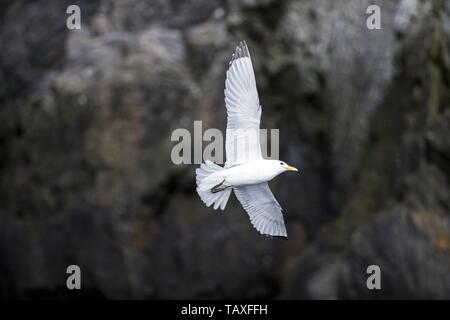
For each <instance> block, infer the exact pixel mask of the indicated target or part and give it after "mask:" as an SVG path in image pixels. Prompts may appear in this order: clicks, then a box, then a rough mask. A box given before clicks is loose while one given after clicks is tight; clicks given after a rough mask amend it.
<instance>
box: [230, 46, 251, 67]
mask: <svg viewBox="0 0 450 320" xmlns="http://www.w3.org/2000/svg"><path fill="white" fill-rule="evenodd" d="M246 57H247V58H250V51H249V50H248V46H247V42H245V40H242V41H240V42H239V45H238V46H237V47H236V49H235V51H234V53H233V54H232V55H231V61H230V65H231V64H232V63H233V61H235V60H237V59H239V58H246Z"/></svg>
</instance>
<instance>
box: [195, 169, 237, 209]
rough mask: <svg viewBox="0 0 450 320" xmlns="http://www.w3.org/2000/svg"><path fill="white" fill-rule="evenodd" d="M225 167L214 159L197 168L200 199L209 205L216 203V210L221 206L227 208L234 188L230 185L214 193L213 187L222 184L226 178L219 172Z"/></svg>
mask: <svg viewBox="0 0 450 320" xmlns="http://www.w3.org/2000/svg"><path fill="white" fill-rule="evenodd" d="M222 170H225V169H224V168H222V167H220V166H218V165H216V164H215V163H213V162H212V161H209V160H206V161H205V163H202V164H201V165H200V168H198V169H197V170H195V173H196V180H197V193H198V195H199V196H200V199H202V201H203V202H204V203H205V204H206V206H207V207H209V206H210V205H212V204H214V210H215V209H218V208H220V209H221V210H223V209H225V206H226V205H227V202H228V199H229V198H230V194H231V191H232V189H231V188H230V187H228V188H226V189H225V190H222V191H219V192H216V193H213V192H211V189H212V188H214V187H215V186H217V185H220V183H222V182H223V181H224V179H223V178H222V177H221V175H220V174H219V173H220V171H222Z"/></svg>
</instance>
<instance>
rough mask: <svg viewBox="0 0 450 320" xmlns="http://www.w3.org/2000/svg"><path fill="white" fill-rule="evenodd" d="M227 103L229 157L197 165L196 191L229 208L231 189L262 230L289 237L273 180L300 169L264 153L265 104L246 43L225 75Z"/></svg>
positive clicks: (220, 205)
mask: <svg viewBox="0 0 450 320" xmlns="http://www.w3.org/2000/svg"><path fill="white" fill-rule="evenodd" d="M224 93H225V105H226V109H227V116H228V119H227V131H226V143H225V151H226V157H227V161H226V162H225V166H224V167H220V166H218V165H216V164H215V163H213V162H212V161H209V160H206V162H205V163H202V164H201V165H200V167H199V168H197V169H196V182H197V193H198V194H199V196H200V198H201V199H202V201H203V202H204V203H205V204H206V205H207V206H208V207H209V206H211V205H214V206H213V207H214V209H218V208H220V209H222V210H224V209H225V206H226V204H227V202H228V199H229V197H230V194H231V191H234V193H235V195H236V197H237V199H238V200H239V202H240V203H241V204H242V206H243V207H244V209H245V211H247V213H248V215H249V218H250V222H251V223H252V225H253V226H254V227H255V229H256V230H258V231H259V232H260V233H261V234H263V235H267V236H274V237H283V238H287V232H286V226H285V224H284V220H283V214H282V212H281V211H282V209H281V206H280V204H279V203H278V201H277V200H276V199H275V197H274V196H273V194H272V192H271V191H270V188H269V185H268V183H267V182H268V181H270V180H272V179H273V178H274V177H276V176H278V175H279V174H281V173H283V172H285V171H298V170H297V168H295V167H292V166H290V165H287V164H286V163H285V162H283V161H279V160H266V159H264V158H263V157H262V153H261V146H260V139H259V126H260V120H261V105H260V104H259V98H258V91H257V89H256V80H255V74H254V71H253V65H252V60H251V58H250V53H249V50H248V47H247V44H246V43H245V41H241V42H240V44H239V46H237V47H236V50H235V52H234V54H233V55H232V59H231V61H230V64H229V68H228V71H227V73H226V80H225V91H224Z"/></svg>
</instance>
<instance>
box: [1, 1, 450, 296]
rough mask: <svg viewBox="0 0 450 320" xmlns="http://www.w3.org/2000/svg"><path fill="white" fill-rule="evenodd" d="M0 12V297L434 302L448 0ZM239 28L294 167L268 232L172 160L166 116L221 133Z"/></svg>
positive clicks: (448, 116) (449, 239) (448, 123)
mask: <svg viewBox="0 0 450 320" xmlns="http://www.w3.org/2000/svg"><path fill="white" fill-rule="evenodd" d="M70 4H78V5H79V6H80V8H81V21H82V29H81V30H73V31H69V30H67V29H66V27H65V22H66V17H67V15H66V13H65V12H66V8H67V6H68V5H70ZM370 4H378V5H379V6H380V7H381V15H382V28H381V30H368V29H367V28H366V19H367V17H368V15H367V14H366V9H367V7H368V6H369V5H370ZM0 23H1V25H2V28H1V29H0V52H1V53H0V104H1V108H0V123H1V126H0V176H1V187H0V296H1V297H7V298H71V297H74V296H82V297H89V298H224V297H225V298H308V299H310V298H327V299H328V298H338V299H339V298H353V299H354V298H364V299H365V298H447V299H449V298H450V217H449V212H450V196H449V195H450V188H449V183H450V175H449V172H450V108H449V105H450V3H449V2H448V1H442V0H425V1H418V0H402V1H398V2H395V3H394V2H392V3H389V4H387V3H386V2H385V1H375V0H374V1H352V0H339V1H325V0H319V1H317V0H316V1H313V0H306V1H275V0H266V1H239V0H228V1H220V0H217V1H211V0H188V1H183V2H178V1H159V0H157V1H151V2H149V1H141V0H126V1H106V0H105V1H103V0H102V1H56V0H55V1H45V4H44V1H33V2H29V1H7V2H5V4H4V5H3V8H2V10H1V12H0ZM242 39H246V40H247V42H248V44H249V47H250V51H251V54H252V59H253V64H254V68H255V72H256V78H257V83H258V89H259V94H260V100H261V103H262V105H263V108H264V115H263V119H262V122H263V123H262V126H263V127H266V128H278V127H280V147H281V149H280V158H282V159H283V160H285V161H286V162H288V163H293V164H295V165H296V166H297V167H299V168H300V169H301V175H300V176H294V175H283V176H281V177H279V178H278V179H276V181H274V182H273V183H272V184H271V186H272V189H273V192H274V194H275V195H276V197H277V198H278V200H279V202H280V203H281V205H282V206H283V208H284V214H285V220H286V223H287V228H288V233H289V236H290V238H289V240H288V241H284V242H283V241H278V240H276V239H267V238H266V237H262V236H260V235H259V234H257V232H256V231H255V230H253V229H252V227H251V225H250V223H249V221H248V218H247V216H246V214H245V213H244V211H243V209H242V208H241V207H240V205H239V204H238V203H237V200H236V199H231V201H230V203H229V204H228V207H227V210H226V211H225V212H224V213H216V212H213V211H212V210H211V209H208V208H206V207H204V205H203V204H202V203H201V201H200V200H199V198H198V197H197V195H196V193H195V183H194V181H195V179H194V169H195V166H194V165H178V166H177V165H174V164H173V163H172V162H171V159H170V154H171V150H172V147H173V146H174V145H175V143H174V142H172V141H171V140H170V137H171V133H172V132H173V130H175V129H177V128H187V129H189V130H191V131H192V129H193V121H194V120H202V121H203V128H204V129H206V128H211V127H216V128H220V129H224V127H225V109H224V108H225V107H224V102H223V86H224V76H225V71H226V68H227V64H228V59H229V58H230V53H231V52H232V51H233V47H234V46H235V45H236V43H238V41H239V40H242ZM72 264H77V265H79V266H80V268H81V270H82V287H83V289H82V290H81V291H79V292H76V293H74V292H73V291H68V290H67V289H66V277H67V274H66V268H67V266H69V265H72ZM373 264H375V265H378V266H379V267H380V269H381V286H382V289H381V290H368V289H367V287H366V279H367V277H368V274H367V273H366V269H367V267H368V266H369V265H373Z"/></svg>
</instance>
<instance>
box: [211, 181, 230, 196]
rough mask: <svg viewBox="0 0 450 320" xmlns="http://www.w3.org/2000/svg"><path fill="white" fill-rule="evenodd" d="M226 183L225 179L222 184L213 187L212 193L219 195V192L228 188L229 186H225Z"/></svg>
mask: <svg viewBox="0 0 450 320" xmlns="http://www.w3.org/2000/svg"><path fill="white" fill-rule="evenodd" d="M224 182H225V179H223V180H222V182H220V183H219V184H217V185H215V186H214V187H212V188H211V192H212V193H217V192H220V191H223V190H225V189H226V188H228V186H226V185H224V184H223V183H224Z"/></svg>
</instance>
